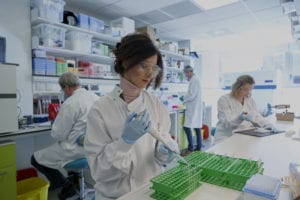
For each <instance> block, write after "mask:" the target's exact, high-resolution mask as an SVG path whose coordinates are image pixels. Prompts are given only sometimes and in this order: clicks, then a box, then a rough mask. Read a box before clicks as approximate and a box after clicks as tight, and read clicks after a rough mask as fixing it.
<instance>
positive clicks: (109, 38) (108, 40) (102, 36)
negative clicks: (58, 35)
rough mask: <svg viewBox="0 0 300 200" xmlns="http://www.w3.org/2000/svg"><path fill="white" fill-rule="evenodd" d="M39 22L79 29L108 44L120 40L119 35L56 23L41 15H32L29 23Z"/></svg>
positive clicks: (68, 28)
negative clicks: (114, 35)
mask: <svg viewBox="0 0 300 200" xmlns="http://www.w3.org/2000/svg"><path fill="white" fill-rule="evenodd" d="M41 23H46V24H51V25H55V26H59V27H62V28H65V29H67V30H72V31H79V32H82V33H89V34H91V35H93V38H95V39H99V40H101V41H103V42H104V43H107V44H110V45H115V44H116V43H117V42H119V41H120V40H121V38H120V37H113V36H111V35H108V34H104V33H97V32H94V31H90V30H88V29H84V28H80V27H77V26H70V25H67V24H63V23H57V22H51V21H49V20H47V19H43V18H41V17H32V18H31V25H32V26H35V25H38V24H41Z"/></svg>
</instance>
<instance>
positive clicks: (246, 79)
mask: <svg viewBox="0 0 300 200" xmlns="http://www.w3.org/2000/svg"><path fill="white" fill-rule="evenodd" d="M246 84H250V85H253V84H255V81H254V79H253V78H252V76H249V75H242V76H240V77H238V78H237V79H236V81H235V83H234V84H233V85H232V88H231V95H232V96H234V97H235V96H237V94H238V92H239V91H240V90H241V88H242V87H243V86H244V85H246Z"/></svg>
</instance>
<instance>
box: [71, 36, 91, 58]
mask: <svg viewBox="0 0 300 200" xmlns="http://www.w3.org/2000/svg"><path fill="white" fill-rule="evenodd" d="M66 48H67V49H70V50H74V51H78V52H80V53H86V54H90V53H91V51H92V50H91V49H92V35H91V34H88V33H82V32H78V31H68V32H67V33H66Z"/></svg>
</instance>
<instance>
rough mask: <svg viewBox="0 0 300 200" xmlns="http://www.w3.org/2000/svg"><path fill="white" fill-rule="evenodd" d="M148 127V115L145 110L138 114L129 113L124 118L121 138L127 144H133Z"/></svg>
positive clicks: (149, 125)
mask: <svg viewBox="0 0 300 200" xmlns="http://www.w3.org/2000/svg"><path fill="white" fill-rule="evenodd" d="M150 127H151V121H150V116H149V113H148V112H146V110H145V111H143V112H142V113H141V114H140V115H138V114H137V113H131V114H130V115H129V116H128V117H127V119H126V122H125V126H124V129H123V133H122V139H123V140H124V141H125V142H126V143H127V144H134V143H135V142H136V141H137V140H138V139H139V138H140V137H142V136H143V135H144V134H145V133H147V132H149V130H150Z"/></svg>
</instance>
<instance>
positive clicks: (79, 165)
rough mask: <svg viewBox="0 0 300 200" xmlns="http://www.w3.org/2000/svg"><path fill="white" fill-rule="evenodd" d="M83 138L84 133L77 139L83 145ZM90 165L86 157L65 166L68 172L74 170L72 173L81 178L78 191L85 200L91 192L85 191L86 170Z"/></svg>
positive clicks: (80, 197) (81, 198) (81, 199)
mask: <svg viewBox="0 0 300 200" xmlns="http://www.w3.org/2000/svg"><path fill="white" fill-rule="evenodd" d="M83 139H84V135H81V136H80V137H78V139H77V140H76V143H77V144H78V145H79V146H83ZM88 168H89V165H88V162H87V160H86V158H79V159H76V160H73V161H71V162H69V163H67V164H66V165H65V166H64V169H65V170H67V171H68V172H70V171H71V172H72V174H73V175H74V176H76V177H78V180H79V191H77V193H78V195H79V198H78V199H80V200H83V199H85V198H86V194H87V193H89V192H91V191H89V192H86V191H85V182H84V174H83V172H84V170H85V169H88Z"/></svg>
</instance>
